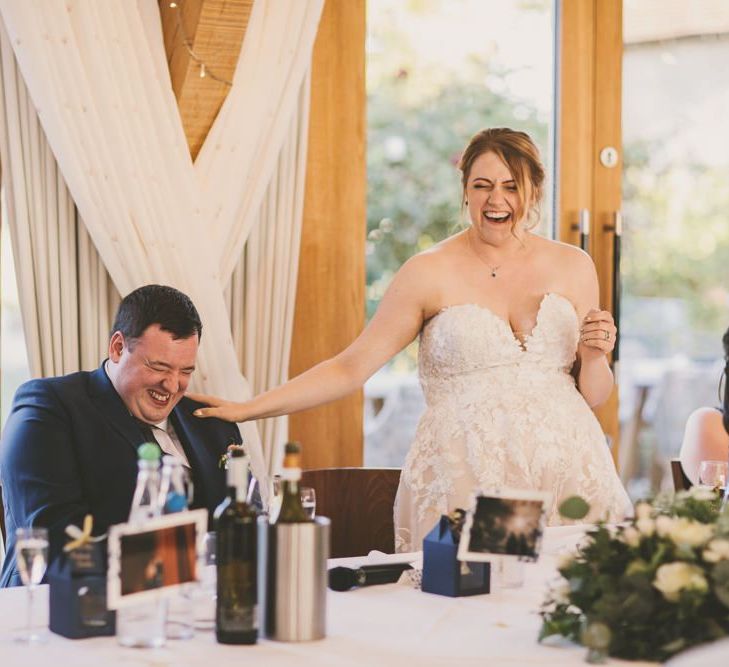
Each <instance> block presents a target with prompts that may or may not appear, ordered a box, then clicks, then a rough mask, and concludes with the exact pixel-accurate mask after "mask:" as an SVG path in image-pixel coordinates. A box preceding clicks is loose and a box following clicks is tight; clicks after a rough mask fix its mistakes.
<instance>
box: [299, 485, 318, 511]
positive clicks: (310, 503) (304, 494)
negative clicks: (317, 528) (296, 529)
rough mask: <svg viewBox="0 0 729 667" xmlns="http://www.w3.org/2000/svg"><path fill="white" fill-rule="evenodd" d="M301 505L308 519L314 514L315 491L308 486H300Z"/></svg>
mask: <svg viewBox="0 0 729 667" xmlns="http://www.w3.org/2000/svg"><path fill="white" fill-rule="evenodd" d="M301 506H302V507H303V508H304V512H306V515H307V516H308V517H309V518H310V519H313V518H314V517H315V516H316V491H314V489H312V488H311V487H310V486H302V487H301Z"/></svg>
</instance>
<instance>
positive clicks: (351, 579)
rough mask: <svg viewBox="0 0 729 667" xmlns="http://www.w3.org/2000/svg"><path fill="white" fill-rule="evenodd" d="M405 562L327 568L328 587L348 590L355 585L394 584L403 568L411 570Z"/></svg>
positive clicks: (403, 570) (335, 589)
mask: <svg viewBox="0 0 729 667" xmlns="http://www.w3.org/2000/svg"><path fill="white" fill-rule="evenodd" d="M412 569H413V568H412V566H410V565H408V564H407V563H383V564H382V565H363V566H362V567H357V568H351V567H333V568H332V569H331V570H329V588H331V589H332V590H333V591H348V590H349V589H350V588H354V587H355V586H375V585H377V584H394V583H395V582H396V581H397V580H398V579H399V578H400V575H401V574H402V573H403V572H405V570H412Z"/></svg>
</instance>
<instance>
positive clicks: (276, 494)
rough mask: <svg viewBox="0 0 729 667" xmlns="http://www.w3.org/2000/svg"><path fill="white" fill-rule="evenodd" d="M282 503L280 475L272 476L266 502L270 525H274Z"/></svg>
mask: <svg viewBox="0 0 729 667" xmlns="http://www.w3.org/2000/svg"><path fill="white" fill-rule="evenodd" d="M282 502H283V487H282V485H281V475H274V476H273V477H272V478H271V492H270V494H269V502H268V519H269V521H270V522H271V523H276V520H277V519H278V514H279V512H280V511H281V503H282Z"/></svg>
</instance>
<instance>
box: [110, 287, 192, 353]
mask: <svg viewBox="0 0 729 667" xmlns="http://www.w3.org/2000/svg"><path fill="white" fill-rule="evenodd" d="M153 324H158V325H159V327H160V329H162V330H163V331H169V332H170V333H171V334H172V337H173V338H189V337H190V336H192V335H194V334H197V337H198V340H199V339H200V337H201V336H202V322H201V321H200V315H198V312H197V309H196V308H195V306H194V304H193V303H192V301H191V300H190V297H189V296H187V295H186V294H183V293H182V292H180V291H179V290H176V289H175V288H174V287H168V286H167V285H144V286H143V287H138V288H137V289H135V290H134V291H133V292H130V293H129V294H127V295H126V296H125V297H124V298H123V299H122V301H121V303H120V304H119V309H118V310H117V311H116V318H115V319H114V324H113V325H112V327H111V334H112V335H113V334H114V333H115V332H116V331H120V332H121V333H122V335H123V336H124V338H126V339H127V340H133V339H135V338H139V337H140V336H141V335H142V334H143V333H144V331H145V330H146V328H147V327H148V326H151V325H153Z"/></svg>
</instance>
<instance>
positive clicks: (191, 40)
mask: <svg viewBox="0 0 729 667" xmlns="http://www.w3.org/2000/svg"><path fill="white" fill-rule="evenodd" d="M253 1H254V0H177V1H176V2H171V0H158V2H159V9H160V15H161V18H162V32H163V34H164V42H165V52H166V53H167V63H168V65H169V68H170V78H171V81H172V89H173V90H174V92H175V97H176V98H177V106H178V108H179V110H180V118H181V119H182V126H183V127H184V129H185V136H186V137H187V145H188V146H189V147H190V154H191V155H192V159H193V160H194V159H195V158H196V157H197V154H198V153H199V152H200V148H201V147H202V145H203V142H204V141H205V137H206V136H207V135H208V132H209V130H210V128H211V127H212V125H213V122H214V121H215V118H216V116H217V115H218V111H219V110H220V107H221V106H222V104H223V101H224V100H225V97H226V96H227V94H228V91H229V90H230V86H229V85H228V84H227V83H224V81H232V80H233V74H234V72H235V66H236V64H237V62H238V56H239V55H240V48H241V45H242V43H243V37H244V36H245V32H246V27H247V26H248V19H249V17H250V14H251V9H252V7H253ZM171 5H174V6H171ZM186 43H187V45H188V46H189V48H188V46H186ZM190 52H192V53H190ZM193 54H194V56H193ZM202 63H204V64H205V76H201V69H202ZM221 79H222V81H221Z"/></svg>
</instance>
